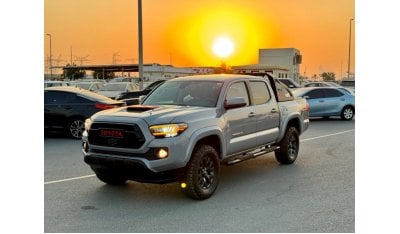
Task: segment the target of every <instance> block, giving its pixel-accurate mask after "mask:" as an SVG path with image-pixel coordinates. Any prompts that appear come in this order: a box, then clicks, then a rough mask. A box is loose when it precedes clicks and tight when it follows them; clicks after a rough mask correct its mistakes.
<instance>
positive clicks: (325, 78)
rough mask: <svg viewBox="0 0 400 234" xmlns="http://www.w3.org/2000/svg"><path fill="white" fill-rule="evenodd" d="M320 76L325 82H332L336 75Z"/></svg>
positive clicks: (326, 73)
mask: <svg viewBox="0 0 400 234" xmlns="http://www.w3.org/2000/svg"><path fill="white" fill-rule="evenodd" d="M320 76H321V77H322V79H323V80H324V81H332V80H335V76H336V75H335V73H333V72H323V73H322V74H321V75H320Z"/></svg>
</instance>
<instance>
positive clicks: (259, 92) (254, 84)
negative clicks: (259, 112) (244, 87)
mask: <svg viewBox="0 0 400 234" xmlns="http://www.w3.org/2000/svg"><path fill="white" fill-rule="evenodd" d="M250 89H251V94H252V97H253V103H254V105H261V104H265V103H267V102H268V101H269V100H270V99H271V95H270V93H269V91H268V87H267V84H266V83H265V82H262V81H250Z"/></svg>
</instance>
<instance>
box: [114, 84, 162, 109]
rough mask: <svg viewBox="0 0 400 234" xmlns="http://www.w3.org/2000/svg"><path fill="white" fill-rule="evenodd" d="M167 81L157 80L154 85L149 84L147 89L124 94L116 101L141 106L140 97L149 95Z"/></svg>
mask: <svg viewBox="0 0 400 234" xmlns="http://www.w3.org/2000/svg"><path fill="white" fill-rule="evenodd" d="M165 81H166V80H157V81H154V82H153V83H151V84H149V85H148V86H147V87H146V88H144V89H143V90H140V91H133V92H123V93H121V94H120V95H118V96H117V97H116V98H115V100H121V101H123V102H125V103H126V104H127V105H134V104H139V97H140V96H145V95H147V94H149V93H150V92H151V91H152V90H154V89H155V88H157V87H158V86H160V85H161V84H162V83H164V82H165Z"/></svg>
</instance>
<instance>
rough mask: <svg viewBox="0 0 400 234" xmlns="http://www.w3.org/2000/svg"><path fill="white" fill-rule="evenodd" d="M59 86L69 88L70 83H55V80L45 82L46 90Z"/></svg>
mask: <svg viewBox="0 0 400 234" xmlns="http://www.w3.org/2000/svg"><path fill="white" fill-rule="evenodd" d="M57 86H69V83H68V82H65V81H55V80H46V81H44V88H49V87H57Z"/></svg>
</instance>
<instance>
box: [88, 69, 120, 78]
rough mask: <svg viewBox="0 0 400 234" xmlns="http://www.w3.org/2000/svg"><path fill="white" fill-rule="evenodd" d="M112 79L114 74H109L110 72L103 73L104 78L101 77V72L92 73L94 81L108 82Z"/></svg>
mask: <svg viewBox="0 0 400 234" xmlns="http://www.w3.org/2000/svg"><path fill="white" fill-rule="evenodd" d="M114 77H115V75H114V72H111V71H104V77H103V71H102V70H95V71H94V72H93V78H95V79H102V80H110V79H112V78H114Z"/></svg>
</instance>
